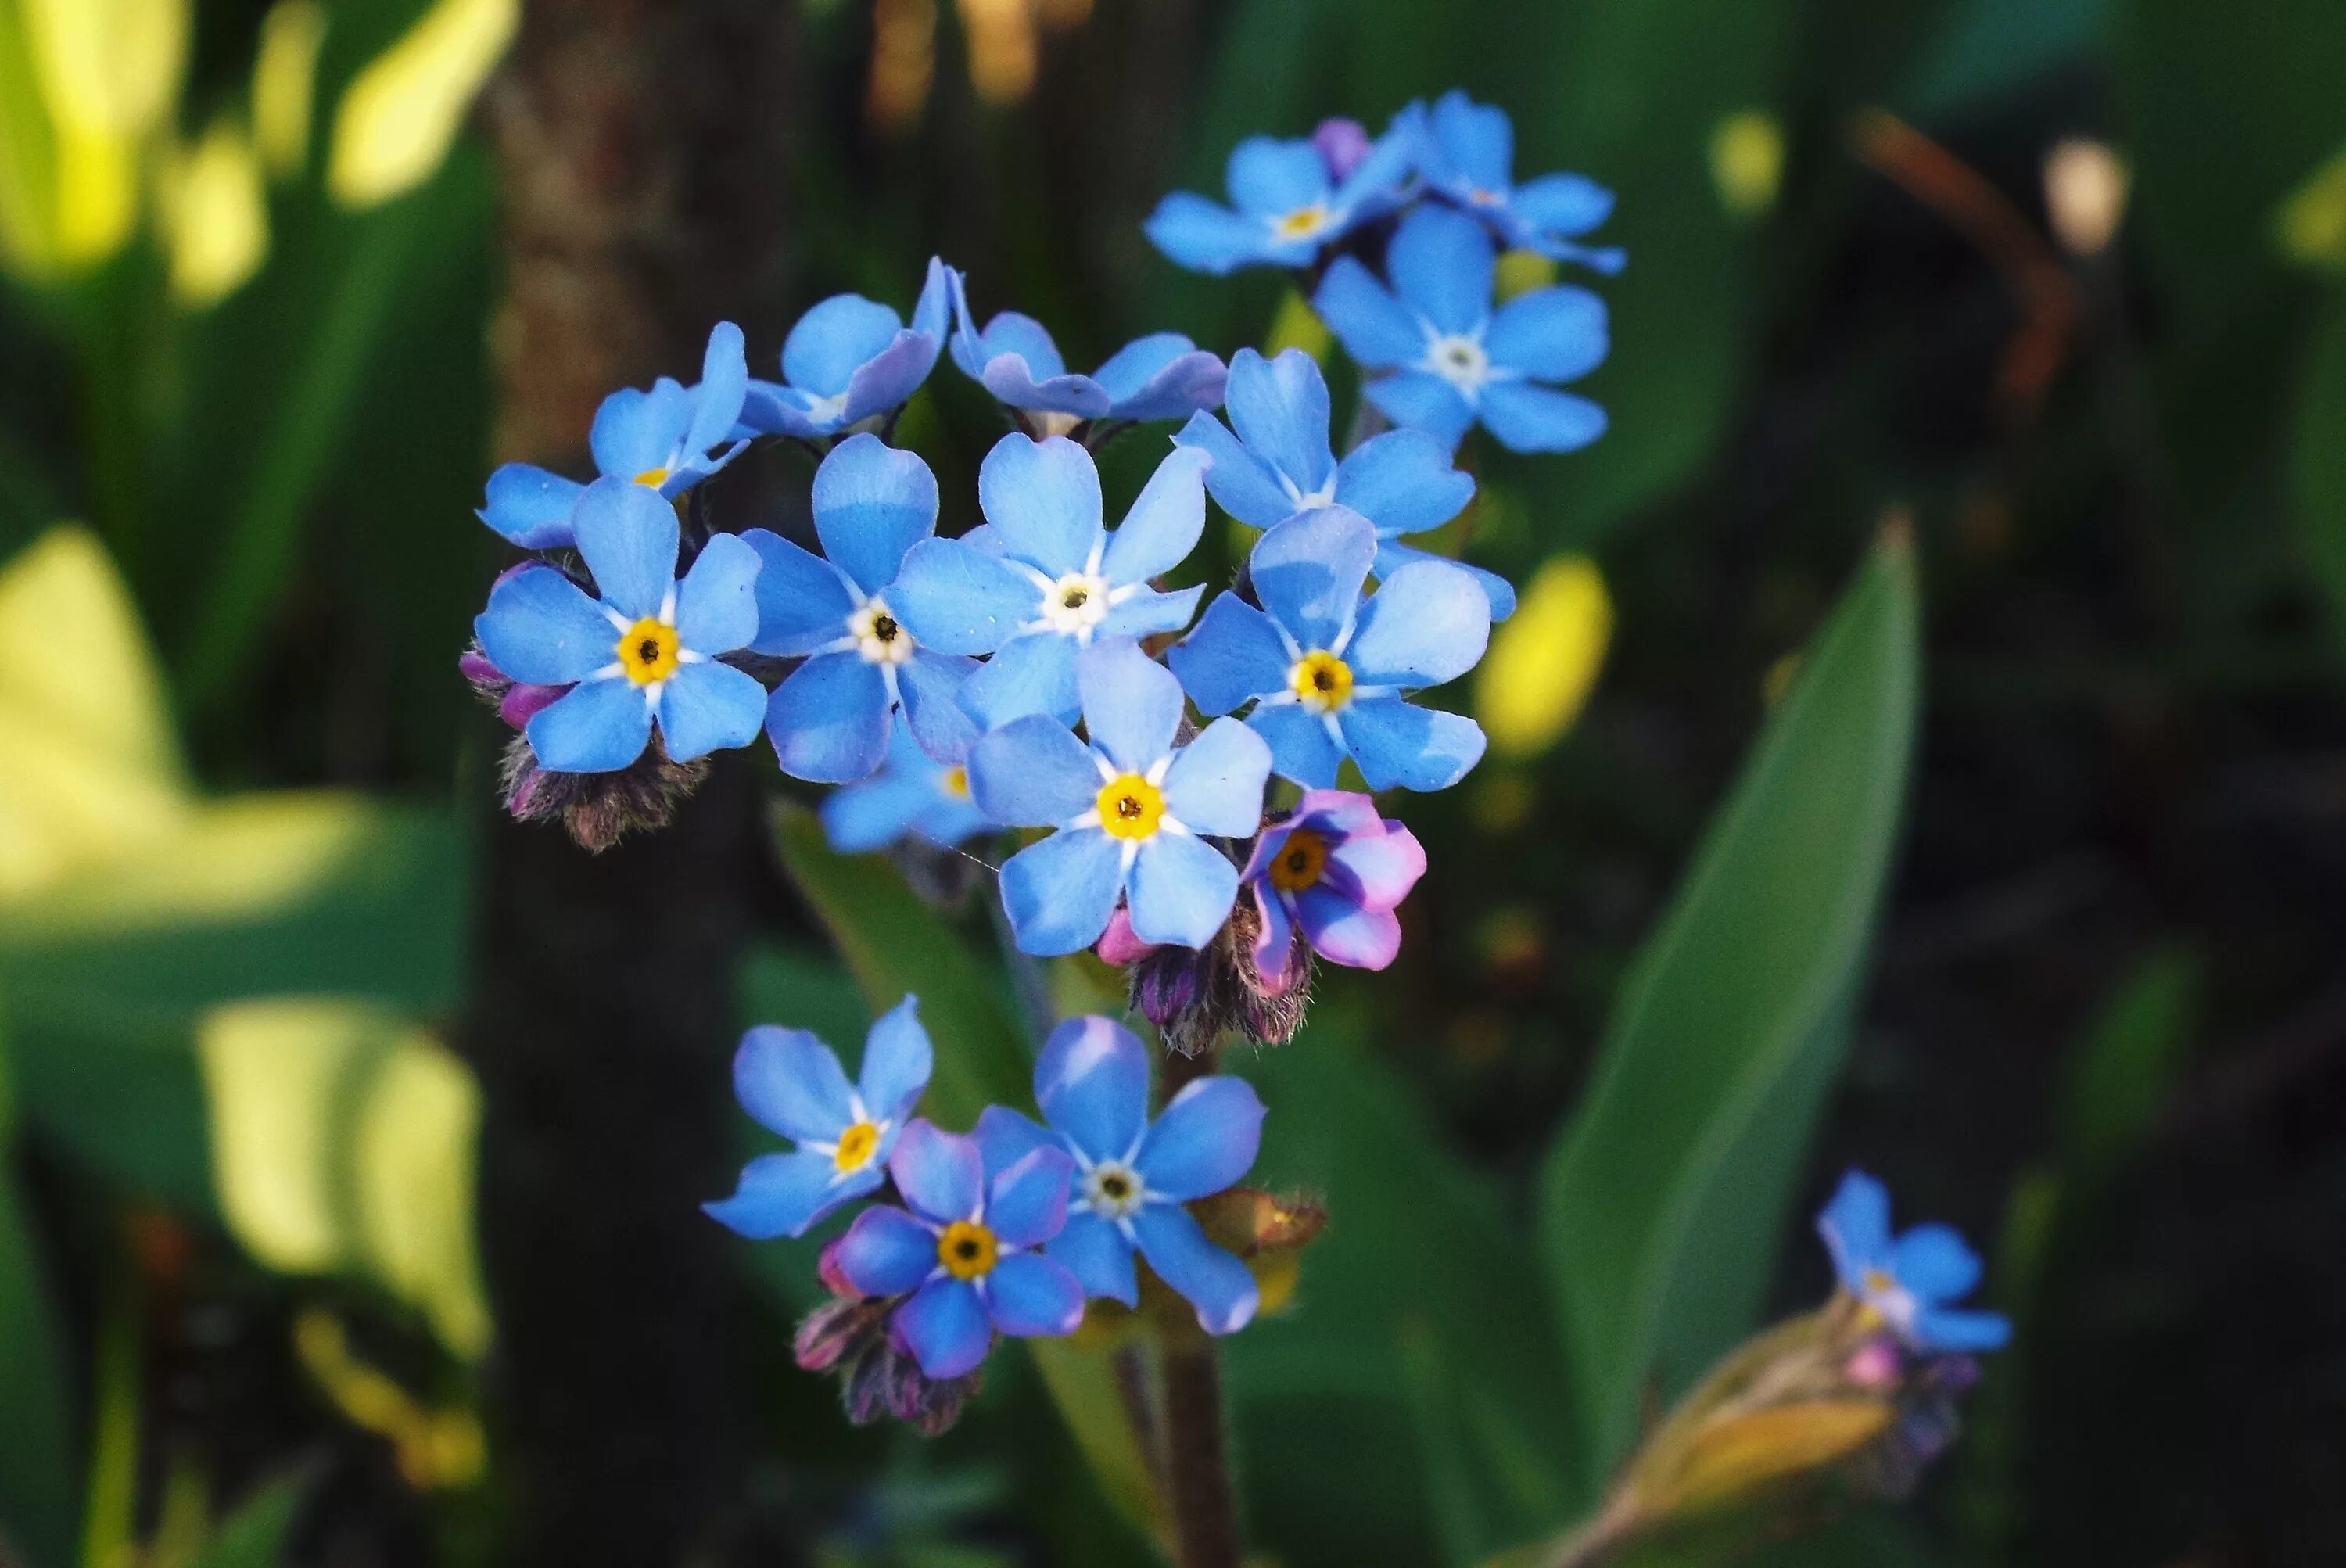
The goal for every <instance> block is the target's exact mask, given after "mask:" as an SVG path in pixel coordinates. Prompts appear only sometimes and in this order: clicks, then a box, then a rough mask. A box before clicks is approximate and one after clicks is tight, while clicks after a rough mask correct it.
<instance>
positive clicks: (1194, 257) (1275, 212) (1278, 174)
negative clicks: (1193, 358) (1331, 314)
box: [1141, 104, 1425, 277]
mask: <svg viewBox="0 0 2346 1568" xmlns="http://www.w3.org/2000/svg"><path fill="white" fill-rule="evenodd" d="M1424 112H1425V111H1424V109H1423V107H1420V106H1418V105H1415V104H1413V105H1411V106H1410V107H1408V108H1406V109H1403V111H1402V112H1401V113H1400V114H1399V115H1397V116H1395V117H1394V118H1393V123H1392V127H1391V128H1390V129H1388V130H1387V131H1386V132H1385V134H1384V135H1383V136H1382V137H1378V138H1377V140H1376V142H1375V143H1374V144H1373V145H1372V147H1371V148H1369V150H1368V151H1367V153H1366V154H1365V155H1356V154H1352V153H1348V152H1343V151H1341V150H1340V149H1339V147H1338V144H1336V143H1335V142H1334V140H1333V139H1332V138H1326V139H1328V140H1329V147H1328V149H1327V150H1323V149H1322V147H1321V139H1322V138H1298V139H1296V140H1294V141H1280V140H1278V139H1275V138H1273V137H1261V136H1258V137H1248V138H1247V139H1246V140H1244V141H1242V142H1240V143H1239V145H1238V146H1237V147H1236V148H1233V149H1232V150H1231V153H1230V161H1229V170H1228V173H1227V176H1226V181H1227V184H1228V188H1229V194H1230V206H1229V207H1224V206H1223V205H1222V204H1221V203H1219V202H1218V201H1211V200H1209V199H1207V198H1205V197H1202V196H1199V195H1198V194H1196V193H1195V192H1193V191H1187V190H1177V191H1174V192H1173V193H1172V194H1171V195H1169V196H1167V197H1166V198H1165V199H1163V200H1161V201H1159V202H1158V204H1157V210H1156V211H1155V212H1153V213H1151V214H1149V217H1148V222H1146V223H1144V224H1143V225H1141V232H1142V233H1144V234H1146V235H1148V241H1149V243H1150V244H1152V245H1154V246H1156V247H1157V249H1159V250H1161V251H1163V252H1164V253H1165V254H1166V256H1167V257H1168V258H1169V259H1170V260H1173V261H1174V262H1176V263H1178V265H1180V266H1183V267H1187V268H1188V269H1189V270H1192V271H1195V272H1211V273H1213V274H1215V275H1216V276H1218V277H1225V276H1228V275H1229V273H1232V272H1235V271H1237V270H1239V268H1241V267H1259V266H1262V267H1289V268H1301V267H1309V266H1311V264H1312V263H1313V262H1315V261H1317V260H1319V259H1320V255H1321V249H1322V248H1323V247H1325V246H1327V245H1329V244H1331V243H1332V242H1333V241H1335V240H1338V239H1342V238H1343V237H1344V236H1345V235H1347V234H1349V233H1351V232H1352V230H1353V229H1357V228H1359V227H1360V226H1361V225H1362V224H1363V223H1367V222H1370V221H1372V219H1378V218H1382V217H1383V216H1384V215H1385V214H1387V213H1389V212H1391V211H1392V210H1393V209H1396V208H1398V207H1399V206H1400V205H1401V204H1402V202H1403V200H1405V199H1407V198H1408V195H1409V188H1410V186H1411V184H1412V182H1413V165H1414V163H1415V162H1416V158H1417V150H1418V138H1419V134H1420V133H1419V122H1420V120H1421V119H1422V118H1423V116H1424ZM1331 152H1336V153H1337V155H1338V156H1339V157H1340V158H1342V160H1343V161H1344V162H1345V163H1348V164H1350V165H1351V167H1350V168H1345V169H1344V171H1343V172H1342V173H1341V174H1339V173H1338V172H1337V171H1336V169H1335V168H1332V167H1331V164H1330V153H1331Z"/></svg>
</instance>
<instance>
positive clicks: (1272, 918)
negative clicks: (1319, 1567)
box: [1251, 881, 1303, 996]
mask: <svg viewBox="0 0 2346 1568" xmlns="http://www.w3.org/2000/svg"><path fill="white" fill-rule="evenodd" d="M1251 891H1253V893H1254V907H1255V913H1256V914H1258V915H1259V916H1260V917H1261V927H1262V929H1261V931H1260V933H1259V934H1258V935H1257V936H1256V937H1255V939H1254V952H1253V955H1252V956H1253V958H1254V972H1255V976H1256V978H1257V979H1259V980H1260V981H1261V982H1262V988H1263V990H1264V991H1265V992H1267V993H1270V995H1272V996H1280V995H1283V994H1285V993H1286V991H1287V988H1288V987H1289V986H1290V985H1293V984H1294V983H1295V982H1296V981H1297V980H1298V979H1299V978H1300V977H1301V974H1302V972H1303V966H1302V965H1301V963H1299V962H1296V954H1295V923H1294V921H1291V920H1290V919H1289V918H1288V913H1287V901H1286V900H1285V899H1283V898H1281V897H1280V895H1279V894H1277V893H1274V892H1272V891H1270V889H1268V888H1266V887H1264V886H1263V885H1262V883H1260V882H1259V881H1258V882H1255V883H1253V884H1252V889H1251Z"/></svg>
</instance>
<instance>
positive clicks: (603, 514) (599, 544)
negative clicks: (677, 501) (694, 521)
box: [572, 479, 677, 619]
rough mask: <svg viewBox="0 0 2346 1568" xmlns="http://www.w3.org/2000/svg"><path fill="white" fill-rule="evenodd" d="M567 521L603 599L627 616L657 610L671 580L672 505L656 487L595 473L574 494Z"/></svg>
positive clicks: (674, 532)
mask: <svg viewBox="0 0 2346 1568" xmlns="http://www.w3.org/2000/svg"><path fill="white" fill-rule="evenodd" d="M572 525H573V527H574V528H575V529H576V533H577V535H578V553H579V555H583V556H585V557H586V569H587V570H588V571H589V572H592V573H593V574H594V575H595V591H596V592H597V593H599V594H601V595H602V596H603V602H604V603H605V604H607V605H608V606H611V607H612V608H613V609H615V610H617V611H618V612H619V613H620V614H621V615H623V616H627V617H629V618H630V619H635V618H638V617H641V616H656V615H658V614H659V611H660V604H661V602H662V601H663V600H665V599H666V598H667V597H668V589H669V588H671V587H673V586H675V585H676V546H677V527H676V508H675V507H674V506H672V505H670V504H668V502H666V501H664V500H662V499H661V498H660V494H659V492H658V491H657V490H651V489H647V488H646V487H645V486H643V485H640V484H631V483H629V482H628V481H627V480H625V479H598V480H597V481H596V482H595V483H594V484H590V485H588V486H587V487H586V494H585V495H583V496H581V497H579V500H578V511H577V513H576V515H575V516H574V518H573V522H572Z"/></svg>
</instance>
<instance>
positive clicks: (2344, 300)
mask: <svg viewBox="0 0 2346 1568" xmlns="http://www.w3.org/2000/svg"><path fill="white" fill-rule="evenodd" d="M2290 487H2291V491H2292V494H2293V497H2294V500H2295V504H2296V512H2297V536H2298V542H2299V545H2300V548H2302V549H2303V550H2304V552H2305V555H2306V559H2307V560H2308V562H2309V563H2310V564H2311V565H2312V567H2313V581H2314V583H2315V585H2317V586H2318V587H2319V588H2320V589H2321V594H2322V596H2323V598H2324V599H2325V600H2326V601H2327V603H2328V608H2329V612H2330V624H2331V630H2332V632H2333V633H2334V634H2335V635H2336V636H2337V638H2338V647H2339V649H2340V651H2341V652H2346V290H2332V291H2331V295H2330V298H2329V299H2328V300H2327V301H2326V302H2325V304H2324V306H2323V309H2322V311H2321V318H2320V321H2318V323H2317V324H2316V326H2315V328H2314V331H2313V336H2312V341H2311V342H2310V343H2309V344H2307V346H2306V351H2305V370H2304V372H2303V380H2302V382H2300V387H2299V391H2298V395H2297V409H2296V412H2295V415H2294V417H2293V421H2292V428H2291V430H2290Z"/></svg>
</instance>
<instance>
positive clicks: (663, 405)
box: [586, 377, 692, 480]
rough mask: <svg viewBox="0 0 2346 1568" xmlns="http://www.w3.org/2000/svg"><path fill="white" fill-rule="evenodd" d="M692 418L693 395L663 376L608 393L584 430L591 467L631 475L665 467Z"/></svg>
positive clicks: (614, 474) (610, 474) (616, 475)
mask: <svg viewBox="0 0 2346 1568" xmlns="http://www.w3.org/2000/svg"><path fill="white" fill-rule="evenodd" d="M690 423H692V399H691V398H690V397H689V396H688V395H687V393H686V392H685V390H684V388H682V387H681V386H678V384H677V383H676V382H672V381H668V380H667V379H666V378H665V377H663V378H662V379H661V381H660V382H659V383H658V385H657V386H655V387H654V388H653V389H652V390H651V391H650V392H638V391H637V390H636V389H635V388H633V387H626V388H622V389H621V390H620V391H618V392H613V393H612V394H611V395H610V396H609V397H607V398H605V399H604V400H603V402H602V406H601V407H599V408H597V410H596V411H595V423H594V426H593V428H592V429H590V430H589V431H588V432H587V435H586V445H587V448H588V450H590V451H591V452H592V453H594V454H595V472H596V473H599V474H602V475H603V476H604V477H606V478H616V479H623V480H633V479H634V478H635V477H636V475H637V474H638V473H648V472H649V471H651V470H653V469H656V468H663V467H666V466H667V464H668V458H669V456H670V455H671V454H672V453H674V452H675V451H676V447H677V443H678V442H680V441H682V440H683V439H684V433H685V429H686V427H687V426H688V425H689V424H690Z"/></svg>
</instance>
